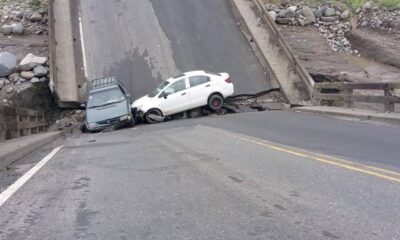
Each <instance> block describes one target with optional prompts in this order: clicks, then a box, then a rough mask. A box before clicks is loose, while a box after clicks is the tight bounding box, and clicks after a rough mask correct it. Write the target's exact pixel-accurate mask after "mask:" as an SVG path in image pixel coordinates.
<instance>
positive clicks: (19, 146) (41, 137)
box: [0, 132, 62, 169]
mask: <svg viewBox="0 0 400 240" xmlns="http://www.w3.org/2000/svg"><path fill="white" fill-rule="evenodd" d="M61 134H62V132H47V133H40V134H34V135H30V136H26V137H20V138H15V139H11V140H7V141H5V142H0V169H4V168H6V167H7V166H9V165H10V164H11V163H13V162H15V161H17V160H19V159H21V158H23V157H24V156H26V155H28V154H29V153H31V152H33V151H35V150H36V149H38V148H40V147H42V146H43V145H45V144H47V143H49V142H51V141H53V140H54V139H56V138H57V137H59V136H61Z"/></svg>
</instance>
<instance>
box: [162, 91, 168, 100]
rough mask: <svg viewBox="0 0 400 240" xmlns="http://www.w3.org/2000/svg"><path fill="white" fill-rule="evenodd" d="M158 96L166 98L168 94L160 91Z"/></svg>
mask: <svg viewBox="0 0 400 240" xmlns="http://www.w3.org/2000/svg"><path fill="white" fill-rule="evenodd" d="M160 98H164V99H167V98H168V94H167V93H165V92H162V93H161V94H160Z"/></svg>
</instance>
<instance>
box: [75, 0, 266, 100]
mask: <svg viewBox="0 0 400 240" xmlns="http://www.w3.org/2000/svg"><path fill="white" fill-rule="evenodd" d="M74 7H75V8H78V9H76V11H77V12H79V18H80V19H81V24H80V25H81V29H82V31H81V32H82V37H81V40H82V44H81V45H82V46H83V52H84V54H83V58H84V61H83V65H84V68H85V70H86V76H87V78H88V79H93V78H98V77H102V76H111V75H115V76H117V77H119V78H121V79H122V80H123V81H125V83H126V85H127V86H128V89H129V91H130V92H131V94H132V96H133V98H138V97H141V96H143V95H145V94H147V93H148V92H150V91H151V90H152V89H153V88H154V87H155V86H156V85H157V84H158V82H160V81H161V80H162V79H166V78H168V77H171V76H174V75H177V74H178V73H180V72H185V71H191V70H198V69H202V70H208V71H214V72H229V73H230V74H231V76H232V80H233V81H234V82H235V87H236V92H237V93H257V92H261V91H263V90H267V89H269V88H271V83H270V81H269V76H268V75H265V73H264V70H263V68H262V67H261V65H260V64H259V63H258V61H257V58H256V56H255V55H254V53H253V52H252V50H251V48H250V45H249V44H248V42H247V40H246V39H245V37H244V36H243V34H242V33H241V31H240V30H239V27H238V26H237V22H236V21H235V19H234V16H233V13H232V10H231V6H230V4H229V1H228V0H218V1H216V0H202V1H198V0H186V1H164V0H140V1H139V0H112V1H110V0H85V1H79V4H74Z"/></svg>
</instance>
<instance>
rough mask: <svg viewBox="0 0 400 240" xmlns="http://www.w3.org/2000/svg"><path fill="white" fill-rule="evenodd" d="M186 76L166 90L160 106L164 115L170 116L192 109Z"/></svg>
mask: <svg viewBox="0 0 400 240" xmlns="http://www.w3.org/2000/svg"><path fill="white" fill-rule="evenodd" d="M186 84H187V83H186V78H182V79H180V80H178V81H176V82H175V83H173V84H171V85H170V86H169V87H167V88H166V89H165V90H164V96H165V97H162V98H161V99H160V100H161V103H160V106H161V111H162V112H163V113H164V116H169V115H172V114H175V113H179V112H182V111H185V110H187V109H190V99H189V95H188V94H187V87H186Z"/></svg>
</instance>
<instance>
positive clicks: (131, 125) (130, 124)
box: [127, 118, 136, 128]
mask: <svg viewBox="0 0 400 240" xmlns="http://www.w3.org/2000/svg"><path fill="white" fill-rule="evenodd" d="M135 123H136V121H135V118H132V120H131V121H130V122H128V124H127V126H128V127H130V128H131V127H134V126H135Z"/></svg>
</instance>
